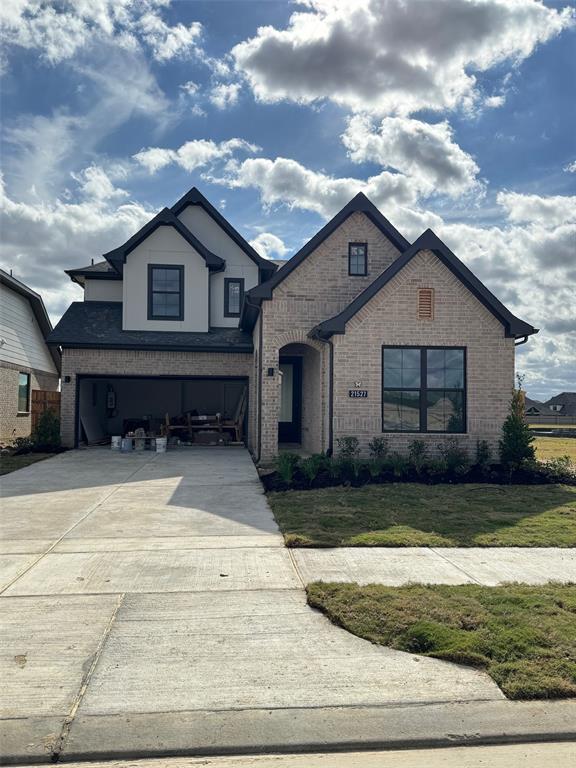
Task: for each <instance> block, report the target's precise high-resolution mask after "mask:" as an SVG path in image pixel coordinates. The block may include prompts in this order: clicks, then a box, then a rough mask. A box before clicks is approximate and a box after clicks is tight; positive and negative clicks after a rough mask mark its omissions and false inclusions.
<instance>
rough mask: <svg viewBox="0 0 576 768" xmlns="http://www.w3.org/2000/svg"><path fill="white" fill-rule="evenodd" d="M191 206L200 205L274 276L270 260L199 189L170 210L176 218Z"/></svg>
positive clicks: (184, 196)
mask: <svg viewBox="0 0 576 768" xmlns="http://www.w3.org/2000/svg"><path fill="white" fill-rule="evenodd" d="M189 205H200V206H201V207H202V208H204V210H205V211H206V213H207V214H208V215H209V216H211V217H212V218H213V219H214V221H215V222H216V223H217V224H218V225H219V226H220V227H221V228H222V229H223V230H224V231H225V232H226V234H227V235H228V236H229V237H230V238H231V239H232V240H233V241H234V242H235V243H236V245H237V246H238V247H239V248H241V249H242V250H243V251H244V253H245V254H246V255H247V256H248V257H249V258H250V259H252V261H253V262H254V263H255V264H257V265H258V267H259V268H260V269H261V270H262V271H263V272H264V273H270V274H273V273H274V272H275V271H276V269H277V267H276V265H275V264H273V263H272V262H271V261H269V260H268V259H264V258H263V257H262V256H260V254H259V253H258V252H257V251H256V250H255V249H254V248H253V247H252V246H251V245H250V243H249V242H248V241H247V240H245V239H244V238H243V237H242V235H241V234H240V233H239V232H238V231H237V230H236V229H234V227H233V226H232V224H230V222H229V221H228V220H227V219H225V218H224V216H222V214H221V213H220V211H218V210H217V209H216V208H215V207H214V206H213V205H212V203H211V202H210V201H209V200H208V199H207V198H206V197H204V195H203V194H202V192H200V190H199V189H198V188H197V187H192V189H190V190H188V192H186V194H185V195H183V196H182V197H181V198H180V200H178V201H177V202H176V203H174V205H173V206H172V208H171V209H170V210H171V211H172V213H173V214H174V215H175V216H178V215H179V214H180V213H182V211H183V210H184V209H185V208H187V207H188V206H189Z"/></svg>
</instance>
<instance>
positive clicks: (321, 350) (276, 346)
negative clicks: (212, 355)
mask: <svg viewBox="0 0 576 768" xmlns="http://www.w3.org/2000/svg"><path fill="white" fill-rule="evenodd" d="M350 242H366V243H367V244H368V275H366V276H365V277H364V276H363V277H356V276H350V275H349V274H348V243H350ZM397 256H398V251H397V250H396V248H395V247H394V246H393V245H392V243H391V242H390V241H389V240H388V238H387V237H385V235H383V234H382V232H381V231H380V230H379V229H378V227H376V226H375V225H374V224H373V223H372V222H371V221H370V219H369V218H368V217H367V216H366V215H365V214H363V213H354V214H352V215H351V216H350V217H349V218H348V219H347V220H346V221H345V222H344V223H343V224H341V225H340V227H338V229H337V230H336V231H335V232H333V233H332V234H331V235H330V237H328V238H326V240H325V241H324V242H323V243H322V244H321V245H319V246H318V248H317V249H316V250H315V251H313V252H312V253H311V254H310V255H309V256H308V257H307V258H306V260H305V261H304V262H302V264H301V265H300V266H299V267H297V268H296V269H295V270H294V272H292V273H291V274H290V275H288V276H287V277H286V278H285V279H284V281H283V282H282V283H281V284H280V285H279V286H278V287H277V288H275V289H274V296H273V299H272V300H270V301H264V302H263V303H262V312H261V318H262V322H263V329H264V330H263V334H264V337H263V350H262V371H263V378H262V438H261V440H262V452H261V456H260V459H261V461H262V462H263V463H267V462H270V461H271V460H272V459H273V457H274V456H275V455H276V454H277V452H278V414H279V409H280V379H279V377H278V357H279V350H280V349H282V348H283V347H285V346H286V345H288V344H305V345H306V349H307V350H308V351H304V359H303V382H302V384H303V393H302V395H303V411H304V413H303V419H302V427H303V435H302V436H303V441H304V443H305V445H303V447H305V449H306V450H311V451H318V450H325V449H326V448H327V445H328V386H329V381H328V370H329V348H328V345H327V344H323V343H321V342H317V341H312V340H311V339H309V338H308V333H309V331H310V330H311V329H312V328H313V327H314V326H315V325H317V324H318V323H320V322H321V321H322V320H326V319H328V318H329V317H333V316H334V315H336V314H338V312H340V311H342V309H344V307H346V306H347V305H348V304H349V303H350V301H352V299H353V298H354V297H355V296H357V295H358V294H359V293H360V292H361V291H363V290H364V289H365V288H366V287H367V286H368V285H370V283H371V282H372V281H373V280H374V279H375V278H376V277H377V276H378V275H379V274H380V273H381V272H382V271H383V270H384V269H386V268H387V267H388V266H390V264H391V263H392V262H393V261H394V259H395V258H396V257H397ZM255 349H256V343H255ZM268 368H273V369H274V370H275V372H276V375H275V376H273V377H270V376H268V375H267V370H268Z"/></svg>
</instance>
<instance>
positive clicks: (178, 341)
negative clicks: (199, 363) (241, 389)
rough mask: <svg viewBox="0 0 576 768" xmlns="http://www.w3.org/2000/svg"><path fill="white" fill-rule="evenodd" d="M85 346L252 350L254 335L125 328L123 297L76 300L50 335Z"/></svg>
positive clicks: (67, 344)
mask: <svg viewBox="0 0 576 768" xmlns="http://www.w3.org/2000/svg"><path fill="white" fill-rule="evenodd" d="M47 341H48V343H49V344H59V345H60V346H62V347H76V348H84V349H92V348H96V349H150V350H152V349H154V350H164V349H166V350H181V351H187V352H188V351H190V352H252V350H253V346H252V336H251V335H250V334H249V333H246V332H245V331H242V330H241V329H239V328H211V329H210V330H209V331H207V332H204V333H202V332H190V331H123V330H122V303H121V302H119V301H75V302H74V303H73V304H71V305H70V307H69V308H68V309H67V310H66V312H65V313H64V315H63V316H62V318H61V320H60V322H59V323H58V324H57V326H56V327H55V328H54V330H53V331H52V333H50V335H49V336H48V339H47Z"/></svg>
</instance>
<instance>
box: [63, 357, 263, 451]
mask: <svg viewBox="0 0 576 768" xmlns="http://www.w3.org/2000/svg"><path fill="white" fill-rule="evenodd" d="M80 374H81V375H85V376H89V375H107V376H126V375H135V376H159V375H162V376H247V377H248V379H249V388H248V409H249V410H248V414H249V416H248V423H249V424H250V423H251V420H250V413H251V409H252V387H251V386H250V382H251V381H252V377H253V356H252V355H251V354H245V353H236V352H232V353H225V352H156V351H150V352H148V351H140V350H124V349H109V350H106V349H101V350H89V349H65V350H63V354H62V401H61V419H62V442H63V444H64V445H65V446H68V447H72V446H73V445H74V422H75V417H76V377H77V375H80ZM66 376H69V377H70V382H66V381H65V377H66ZM250 432H251V430H249V435H248V441H249V445H250V446H251V445H252V437H253V434H254V433H253V432H252V433H251V434H250Z"/></svg>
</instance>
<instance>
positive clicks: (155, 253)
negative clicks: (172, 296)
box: [122, 226, 209, 331]
mask: <svg viewBox="0 0 576 768" xmlns="http://www.w3.org/2000/svg"><path fill="white" fill-rule="evenodd" d="M151 264H158V265H166V266H168V265H170V266H181V267H182V268H183V307H184V311H183V319H182V320H151V319H149V312H148V292H149V286H148V273H149V265H151ZM208 292H209V269H208V266H207V265H206V261H205V260H204V258H203V257H202V256H201V254H200V253H199V252H198V251H197V250H196V249H195V248H194V247H192V245H190V243H188V242H187V241H186V240H185V239H184V237H182V235H181V234H180V233H179V232H177V231H176V229H174V227H171V226H160V227H158V228H157V229H155V230H154V231H153V232H152V233H151V234H150V235H149V236H148V237H147V238H146V239H145V240H143V241H142V242H141V243H140V244H139V245H137V246H136V248H134V249H133V250H132V251H130V253H128V255H127V256H126V262H125V264H124V279H123V292H122V301H123V320H122V327H123V328H124V330H129V331H133V330H148V331H207V330H208V325H209V323H208V306H209V299H208Z"/></svg>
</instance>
